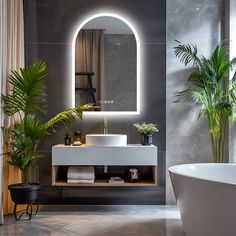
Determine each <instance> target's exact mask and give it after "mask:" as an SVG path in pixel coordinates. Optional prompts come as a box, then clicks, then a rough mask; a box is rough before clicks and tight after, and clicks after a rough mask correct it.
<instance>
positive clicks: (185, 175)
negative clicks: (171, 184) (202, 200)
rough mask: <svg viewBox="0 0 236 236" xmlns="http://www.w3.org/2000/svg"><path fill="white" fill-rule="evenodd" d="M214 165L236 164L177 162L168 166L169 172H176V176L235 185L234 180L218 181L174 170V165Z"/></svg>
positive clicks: (232, 164) (227, 164) (234, 164)
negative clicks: (177, 163)
mask: <svg viewBox="0 0 236 236" xmlns="http://www.w3.org/2000/svg"><path fill="white" fill-rule="evenodd" d="M194 165H195V166H207V165H210V166H216V165H221V166H229V165H230V166H236V163H188V164H179V165H174V166H170V167H169V168H168V171H169V174H170V173H173V174H176V175H178V176H183V177H187V178H191V179H196V180H204V181H208V182H212V183H219V184H227V185H233V186H236V182H235V183H232V182H227V181H220V180H213V179H210V178H203V177H196V176H192V175H187V174H183V173H182V172H179V171H176V170H174V168H176V167H180V166H194Z"/></svg>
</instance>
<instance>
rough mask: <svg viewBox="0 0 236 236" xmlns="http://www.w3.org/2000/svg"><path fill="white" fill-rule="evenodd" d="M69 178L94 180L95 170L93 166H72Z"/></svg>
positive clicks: (69, 169) (68, 174)
mask: <svg viewBox="0 0 236 236" xmlns="http://www.w3.org/2000/svg"><path fill="white" fill-rule="evenodd" d="M67 179H77V180H78V179H79V180H94V179H95V172H94V167H93V166H70V167H69V168H68V172H67Z"/></svg>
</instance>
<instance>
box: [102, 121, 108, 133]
mask: <svg viewBox="0 0 236 236" xmlns="http://www.w3.org/2000/svg"><path fill="white" fill-rule="evenodd" d="M103 134H108V119H107V118H104V120H103Z"/></svg>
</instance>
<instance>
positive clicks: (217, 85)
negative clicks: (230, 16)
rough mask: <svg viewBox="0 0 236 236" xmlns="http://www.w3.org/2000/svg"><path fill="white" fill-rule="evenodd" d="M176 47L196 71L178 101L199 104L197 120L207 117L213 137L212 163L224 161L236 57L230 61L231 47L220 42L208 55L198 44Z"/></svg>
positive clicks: (178, 54)
mask: <svg viewBox="0 0 236 236" xmlns="http://www.w3.org/2000/svg"><path fill="white" fill-rule="evenodd" d="M177 42H178V43H179V45H178V46H176V47H175V48H174V52H175V55H176V57H178V58H179V59H180V62H182V63H184V65H185V66H187V65H188V64H191V65H192V66H193V72H192V73H191V74H190V75H189V76H188V78H187V81H188V83H189V85H190V87H189V88H188V89H186V90H183V91H181V92H178V93H177V94H176V96H177V102H180V101H184V102H187V103H190V104H194V105H198V106H197V108H198V114H197V119H199V118H202V117H205V118H206V119H207V121H208V128H209V132H210V136H211V145H212V160H213V162H224V161H225V145H226V134H227V127H228V121H229V120H233V119H234V110H235V102H236V81H235V73H234V75H233V78H232V79H230V78H229V71H230V70H233V69H234V66H235V63H236V58H233V59H232V60H229V46H228V43H227V42H226V41H222V42H221V43H219V44H218V45H217V46H216V48H215V50H214V51H213V53H212V55H211V56H210V57H209V58H206V57H204V56H203V55H199V54H198V49H197V46H196V45H189V44H182V43H181V42H179V41H177Z"/></svg>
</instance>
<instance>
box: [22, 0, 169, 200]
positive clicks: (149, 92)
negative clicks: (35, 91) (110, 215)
mask: <svg viewBox="0 0 236 236" xmlns="http://www.w3.org/2000/svg"><path fill="white" fill-rule="evenodd" d="M24 4H25V32H26V34H25V36H26V63H27V64H32V63H33V62H35V61H36V60H43V61H46V63H47V65H48V70H49V78H48V81H47V93H48V99H47V106H48V114H47V115H46V117H45V119H48V118H50V117H52V116H53V115H55V114H56V113H57V112H60V111H62V110H64V109H66V108H68V107H69V106H70V100H71V98H70V96H71V93H70V86H71V82H72V81H71V47H72V45H71V43H72V36H73V35H72V34H73V32H75V30H76V28H77V27H78V25H79V23H80V22H81V21H82V20H83V19H85V18H86V17H87V16H88V15H92V14H94V13H99V12H113V13H116V14H120V15H121V16H123V17H125V18H127V19H128V20H130V21H131V22H132V23H133V25H134V27H135V28H136V29H137V31H138V34H139V36H140V40H141V94H142V96H141V105H142V107H141V115H139V116H129V117H124V116H117V117H112V118H109V123H110V124H109V132H110V133H126V134H127V135H128V142H129V143H139V142H140V137H139V135H138V134H137V132H136V130H135V129H134V128H133V123H135V122H141V121H145V122H154V123H158V125H159V130H160V132H159V134H158V135H155V136H154V140H153V143H154V144H155V145H157V146H158V149H159V151H158V163H159V164H158V167H159V169H158V182H159V186H158V187H146V188H141V187H136V188H122V187H117V188H95V187H80V188H69V187H67V188H64V189H63V193H62V195H60V191H59V188H55V187H51V147H52V145H54V144H57V143H62V142H63V136H64V131H63V129H61V130H58V132H57V133H56V134H55V135H54V136H52V137H49V138H47V139H45V140H44V141H43V142H42V144H41V146H40V152H42V153H43V154H44V155H45V158H43V159H42V160H41V161H40V162H39V163H38V165H37V166H36V167H35V168H34V171H35V172H34V176H35V177H37V176H39V180H40V183H41V184H42V191H41V195H40V201H41V202H42V203H85V204H92V203H96V204H163V203H165V145H166V143H165V139H166V137H165V135H166V128H165V127H166V115H165V114H166V111H165V108H166V80H165V67H166V3H165V0H159V1H156V0H147V1H145V2H144V1H143V0H113V1H110V0H99V1H98V0H86V1H84V0H67V1H65V0H25V1H24ZM102 120H103V119H102V118H101V117H100V118H93V119H92V118H90V119H88V118H85V119H84V121H83V122H78V124H74V125H71V132H73V130H76V129H81V130H82V131H83V133H84V134H86V133H92V132H99V133H101V132H102V131H103V123H102Z"/></svg>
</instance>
